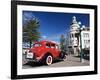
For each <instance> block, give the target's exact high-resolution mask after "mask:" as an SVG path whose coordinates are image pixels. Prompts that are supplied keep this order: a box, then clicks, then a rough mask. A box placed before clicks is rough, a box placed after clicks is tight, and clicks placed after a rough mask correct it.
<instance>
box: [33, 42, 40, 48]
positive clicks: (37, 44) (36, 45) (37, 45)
mask: <svg viewBox="0 0 100 80" xmlns="http://www.w3.org/2000/svg"><path fill="white" fill-rule="evenodd" d="M40 46H41V44H39V43H36V44H34V45H33V47H40Z"/></svg>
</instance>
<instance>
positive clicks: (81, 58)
mask: <svg viewBox="0 0 100 80" xmlns="http://www.w3.org/2000/svg"><path fill="white" fill-rule="evenodd" d="M81 31H82V29H81V28H79V35H80V49H81V51H80V62H82V63H83V62H84V59H83V57H84V56H83V49H82V38H81Z"/></svg>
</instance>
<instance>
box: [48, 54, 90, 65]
mask: <svg viewBox="0 0 100 80" xmlns="http://www.w3.org/2000/svg"><path fill="white" fill-rule="evenodd" d="M50 66H51V67H62V66H66V67H67V66H89V60H84V63H82V62H80V58H79V57H75V56H73V55H69V56H67V59H65V60H64V61H61V62H58V63H54V64H52V65H50Z"/></svg>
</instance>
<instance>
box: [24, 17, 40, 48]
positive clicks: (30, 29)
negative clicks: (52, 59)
mask: <svg viewBox="0 0 100 80" xmlns="http://www.w3.org/2000/svg"><path fill="white" fill-rule="evenodd" d="M39 26H40V25H39V21H38V20H37V19H36V18H35V19H31V20H29V21H28V22H27V24H26V25H24V27H23V42H29V43H30V48H31V44H32V41H38V40H39V38H40V32H39V31H38V29H39Z"/></svg>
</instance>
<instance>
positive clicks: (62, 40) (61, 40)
mask: <svg viewBox="0 0 100 80" xmlns="http://www.w3.org/2000/svg"><path fill="white" fill-rule="evenodd" d="M60 48H61V50H65V38H64V35H61V38H60Z"/></svg>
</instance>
